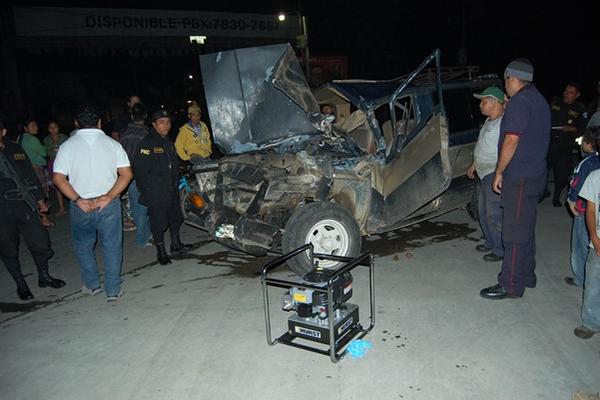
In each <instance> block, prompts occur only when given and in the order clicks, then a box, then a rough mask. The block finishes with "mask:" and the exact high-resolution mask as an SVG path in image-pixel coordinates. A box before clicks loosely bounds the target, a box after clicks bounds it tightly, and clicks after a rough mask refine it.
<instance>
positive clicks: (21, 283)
mask: <svg viewBox="0 0 600 400" xmlns="http://www.w3.org/2000/svg"><path fill="white" fill-rule="evenodd" d="M17 295H18V296H19V298H20V299H21V300H24V301H26V300H32V299H33V293H31V290H29V286H27V282H25V279H18V280H17Z"/></svg>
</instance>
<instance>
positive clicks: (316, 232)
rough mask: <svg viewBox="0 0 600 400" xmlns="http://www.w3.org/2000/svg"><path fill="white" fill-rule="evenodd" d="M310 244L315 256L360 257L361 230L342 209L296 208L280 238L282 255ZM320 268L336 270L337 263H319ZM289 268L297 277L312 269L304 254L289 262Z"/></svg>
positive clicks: (325, 205)
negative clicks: (316, 254) (318, 254)
mask: <svg viewBox="0 0 600 400" xmlns="http://www.w3.org/2000/svg"><path fill="white" fill-rule="evenodd" d="M309 242H310V243H312V244H313V246H314V253H320V254H329V255H336V256H345V257H356V256H358V255H359V254H360V249H361V235H360V230H359V228H358V226H357V224H356V222H355V221H354V218H353V217H352V215H350V214H349V213H348V212H347V211H346V210H344V209H343V208H340V207H338V206H337V205H335V204H332V203H323V202H314V203H308V204H305V205H303V206H300V207H299V208H297V209H296V210H295V211H294V213H293V214H292V216H291V217H290V219H289V220H288V222H287V223H286V225H285V233H284V234H283V238H282V250H283V253H289V252H290V251H292V250H294V249H297V248H298V247H300V246H302V245H304V244H306V243H309ZM318 262H319V266H320V267H323V268H336V267H337V266H338V265H339V264H340V263H338V262H335V261H330V260H318ZM287 263H288V266H289V267H290V269H291V270H292V271H294V272H295V273H296V274H297V275H298V276H301V277H302V276H304V275H306V274H307V273H309V272H310V271H312V270H313V269H314V265H312V263H311V261H310V260H309V258H308V256H307V254H306V253H304V254H299V255H297V256H296V257H294V258H292V259H290V260H288V262H287Z"/></svg>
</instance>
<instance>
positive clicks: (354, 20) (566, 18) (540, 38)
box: [12, 0, 600, 103]
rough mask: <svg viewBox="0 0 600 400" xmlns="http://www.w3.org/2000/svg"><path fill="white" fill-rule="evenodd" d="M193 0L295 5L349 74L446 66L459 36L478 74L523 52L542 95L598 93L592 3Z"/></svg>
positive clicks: (271, 9)
mask: <svg viewBox="0 0 600 400" xmlns="http://www.w3.org/2000/svg"><path fill="white" fill-rule="evenodd" d="M596 3H597V2H596ZM195 4H197V5H196V6H195V7H193V9H195V10H197V11H223V12H240V13H259V14H277V13H278V12H279V11H295V10H300V11H301V12H302V14H304V15H306V17H307V21H308V31H309V46H310V51H311V55H315V56H316V55H344V56H347V57H348V70H349V78H365V79H390V78H394V77H396V76H399V75H404V74H406V73H408V72H410V71H411V70H412V69H413V68H414V67H416V66H417V65H418V64H419V62H420V61H421V60H422V59H423V58H424V57H425V56H426V55H428V54H429V53H431V51H433V50H434V49H435V48H440V49H441V50H442V65H443V66H451V65H457V64H458V50H459V48H460V47H462V42H463V40H464V45H465V47H466V49H467V56H468V63H469V64H475V65H479V66H480V72H481V73H498V74H502V72H503V70H504V67H505V66H506V64H507V63H508V62H509V61H510V60H512V59H514V58H516V57H526V58H529V59H530V60H531V61H532V62H533V64H534V66H535V78H534V80H535V83H536V84H537V85H538V87H540V89H541V91H542V93H543V94H544V95H546V97H547V98H550V97H552V96H554V95H560V94H561V93H562V89H563V87H564V85H565V83H566V82H568V81H569V80H576V81H579V82H581V83H582V85H583V93H582V96H581V100H582V101H583V102H585V103H587V102H588V101H589V100H591V99H592V98H593V97H595V96H597V95H598V93H597V92H596V89H595V88H596V83H597V82H598V80H599V79H600V56H598V55H597V53H598V49H599V47H600V34H599V31H600V24H599V23H598V22H597V21H598V20H599V17H598V16H597V12H595V11H594V9H595V8H597V7H593V6H592V4H594V2H592V1H569V2H561V3H559V4H558V5H549V2H526V1H522V2H517V1H505V2H502V1H495V2H492V1H478V2H470V1H438V0H431V1H411V2H408V1H378V0H370V1H357V0H346V1H331V0H330V1H297V0H291V1H284V0H280V1H260V2H256V1H252V2H250V1H246V2H239V1H227V0H221V1H218V2H205V3H204V4H202V2H196V3H195ZM12 5H23V6H59V7H65V6H66V7H68V6H78V7H81V6H84V7H89V8H134V9H136V8H137V9H141V8H145V9H166V10H165V13H168V9H172V10H185V9H190V6H189V3H188V2H183V1H177V0H173V1H169V2H157V1H136V2H134V1H119V2H116V1H95V0H91V1H88V2H86V3H85V5H82V4H81V2H75V1H70V2H69V1H64V2H53V3H52V4H48V3H42V2H28V3H26V4H14V3H13V4H12ZM38 68H40V67H38ZM41 74H42V75H43V67H42V72H41ZM136 85H137V86H143V85H144V82H139V81H138V82H136ZM117 89H118V90H117ZM130 89H131V90H134V91H135V89H136V88H128V87H123V85H122V84H121V86H120V87H118V88H115V90H117V91H119V90H120V91H121V92H122V93H126V91H127V90H130ZM57 90H59V89H57ZM121 92H119V93H121Z"/></svg>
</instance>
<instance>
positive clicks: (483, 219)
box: [478, 174, 504, 257]
mask: <svg viewBox="0 0 600 400" xmlns="http://www.w3.org/2000/svg"><path fill="white" fill-rule="evenodd" d="M493 181H494V174H488V175H486V176H485V177H483V179H481V180H480V181H479V185H480V190H479V204H478V206H479V224H480V225H481V230H482V231H483V235H484V236H485V247H487V248H488V249H490V250H492V253H494V254H495V255H497V256H500V257H503V256H504V247H503V246H502V209H501V208H500V195H499V194H498V193H496V192H494V190H493V189H492V182H493Z"/></svg>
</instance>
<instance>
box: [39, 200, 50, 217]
mask: <svg viewBox="0 0 600 400" xmlns="http://www.w3.org/2000/svg"><path fill="white" fill-rule="evenodd" d="M37 204H38V211H39V212H41V213H42V214H45V213H47V212H48V205H47V204H46V202H45V201H44V200H40V201H38V202H37Z"/></svg>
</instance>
